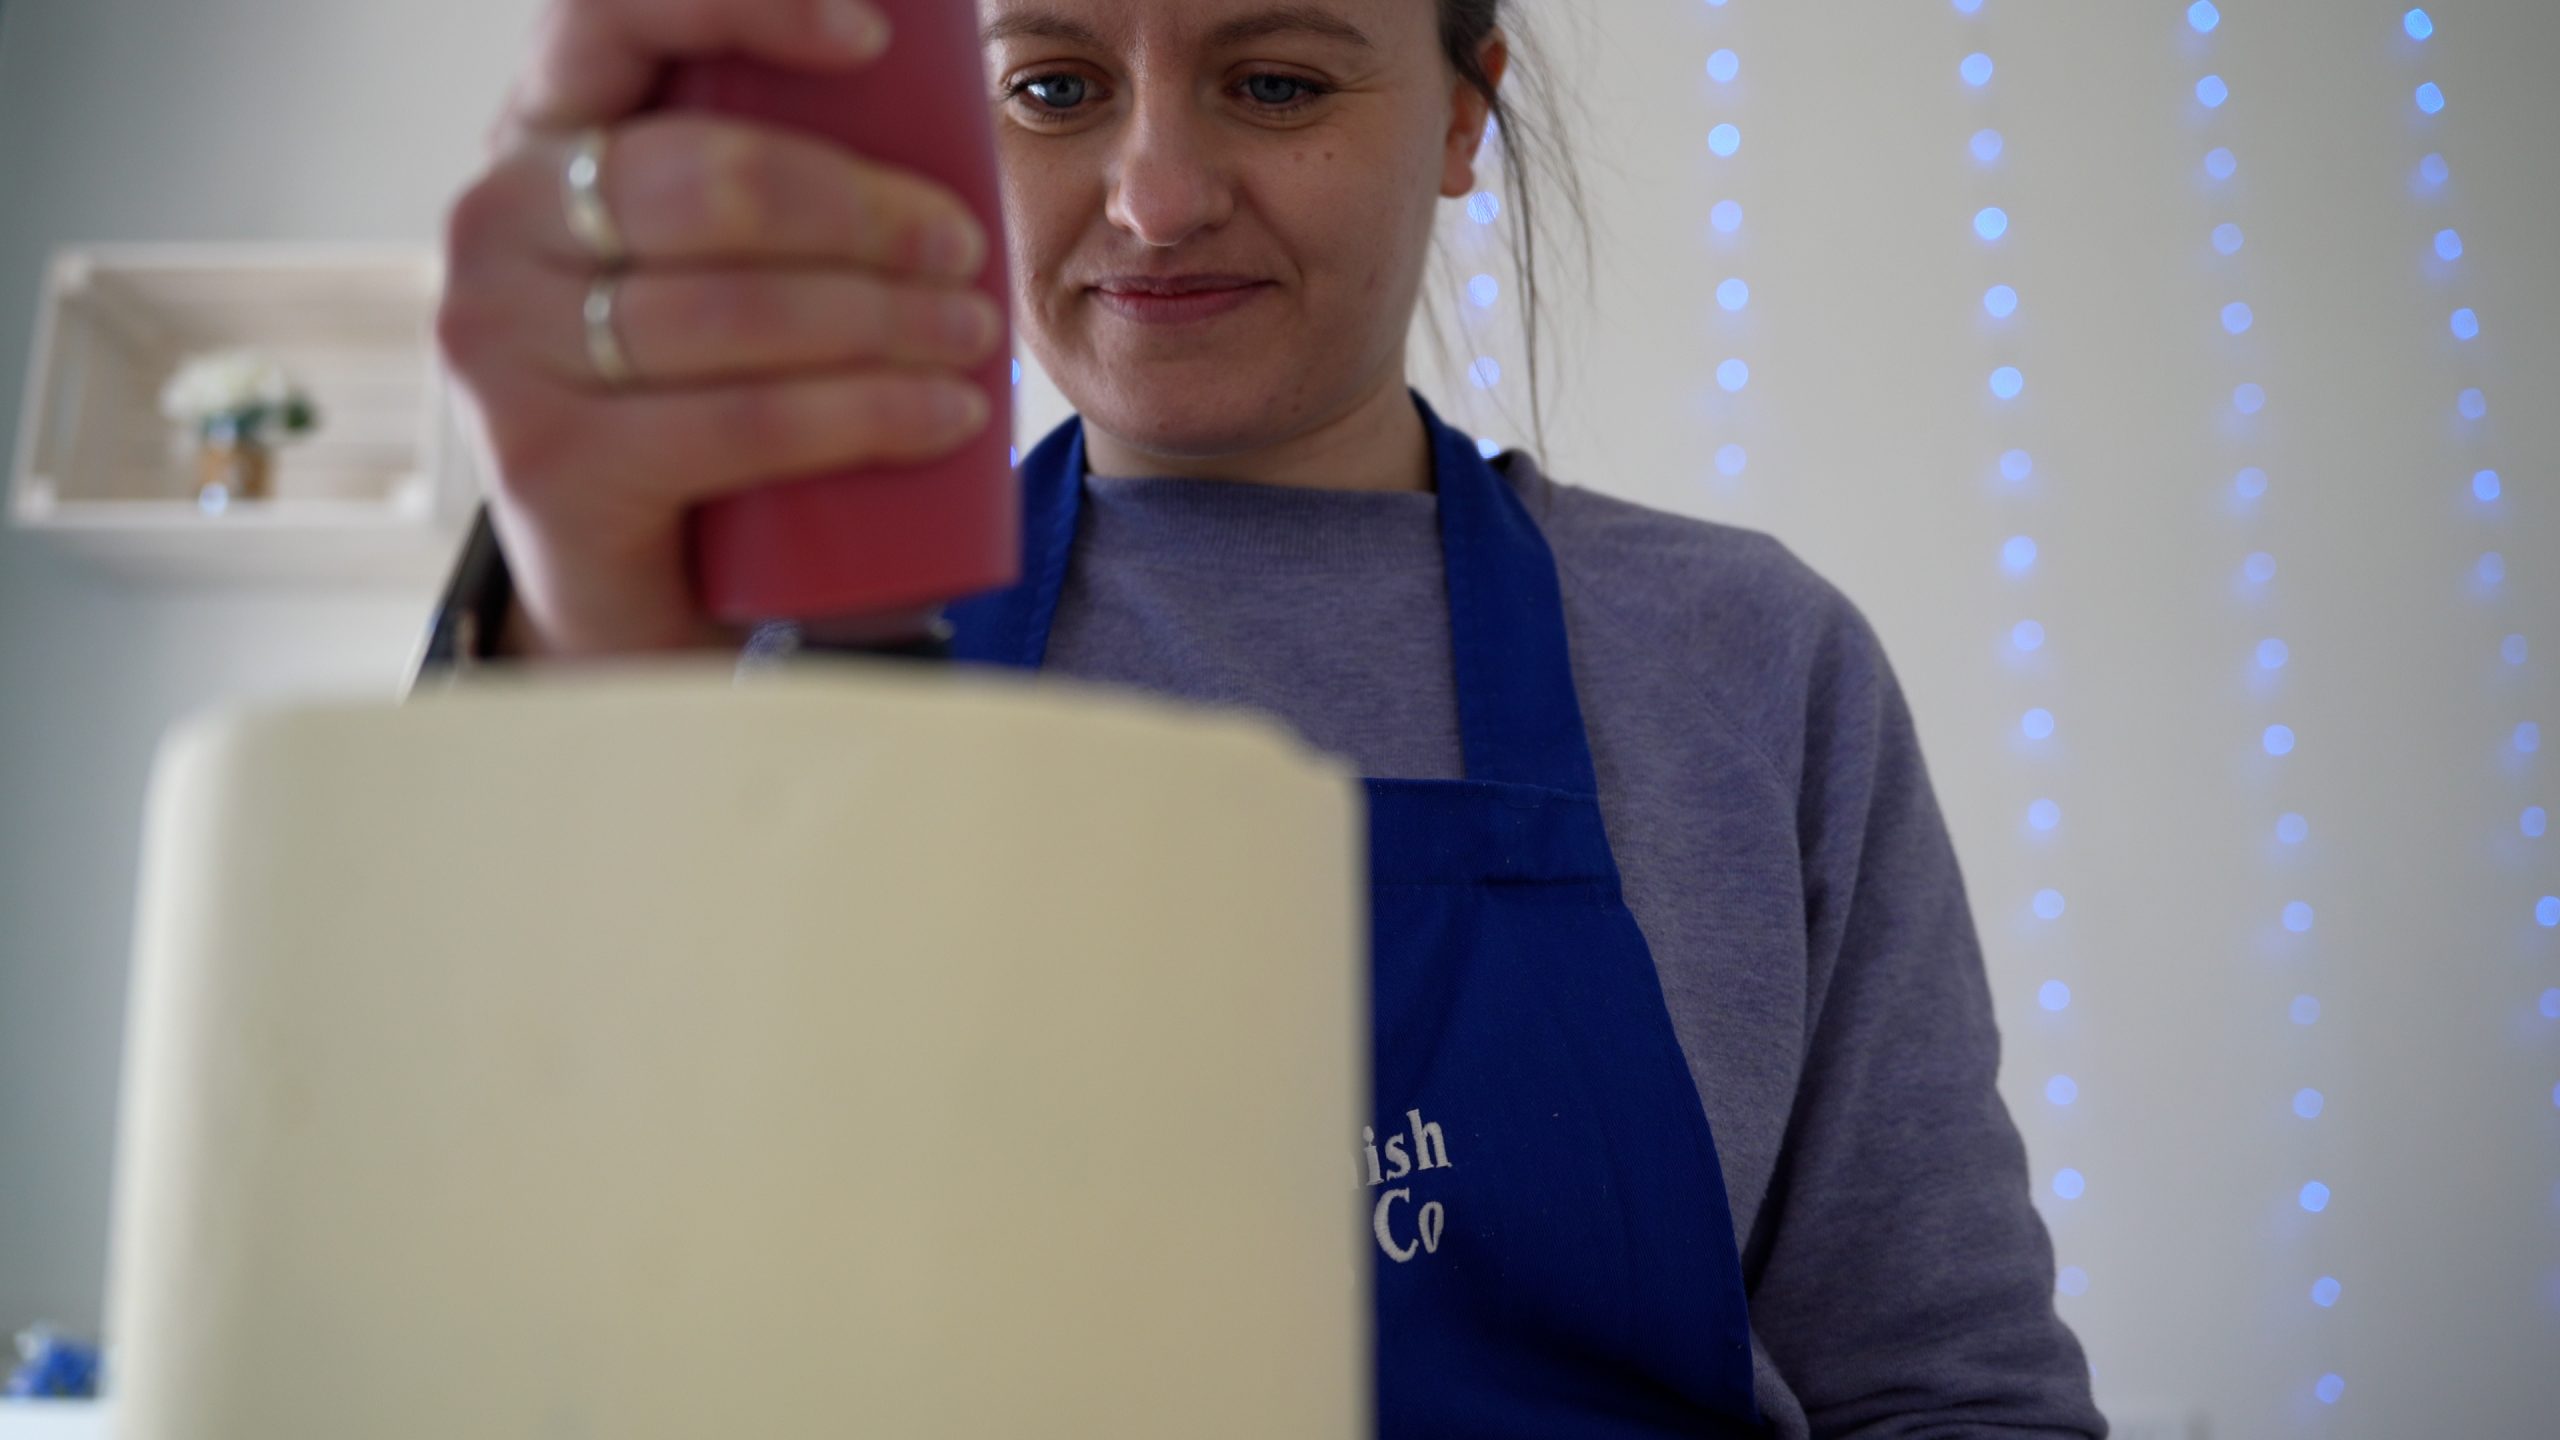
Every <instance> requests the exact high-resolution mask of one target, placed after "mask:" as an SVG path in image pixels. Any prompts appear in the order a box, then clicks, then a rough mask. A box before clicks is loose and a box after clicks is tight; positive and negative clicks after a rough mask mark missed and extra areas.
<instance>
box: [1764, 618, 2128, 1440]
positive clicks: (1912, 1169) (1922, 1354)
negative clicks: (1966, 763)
mask: <svg viewBox="0 0 2560 1440" xmlns="http://www.w3.org/2000/svg"><path fill="white" fill-rule="evenodd" d="M1827 588H1828V587H1826V589H1827ZM1828 598H1829V599H1830V600H1831V601H1832V602H1833V603H1832V605H1831V607H1830V609H1831V614H1830V615H1829V617H1828V618H1827V623H1825V624H1824V625H1823V626H1822V627H1821V628H1822V636H1821V639H1820V641H1819V643H1818V645H1817V647H1816V653H1815V654H1814V656H1813V658H1812V661H1811V664H1810V675H1809V680H1810V684H1809V686H1808V694H1809V706H1808V713H1807V715H1806V730H1805V735H1806V740H1805V752H1804V764H1803V771H1802V784H1801V790H1800V793H1799V811H1798V814H1799V834H1800V840H1801V846H1802V855H1803V864H1804V881H1805V897H1804V898H1805V924H1806V927H1807V941H1808V951H1807V953H1808V956H1809V961H1810V968H1811V973H1810V976H1809V982H1810V983H1809V986H1808V991H1807V1006H1808V1013H1807V1025H1808V1031H1807V1033H1808V1035H1809V1042H1808V1050H1807V1055H1806V1061H1805V1067H1804V1072H1803V1077H1802V1081H1801V1084H1800V1087H1799V1089H1798V1092H1797V1095H1796V1099H1795V1106H1794V1110H1793V1113H1792V1115H1791V1117H1790V1119H1789V1122H1788V1129H1787V1133H1786V1139H1785V1142H1784V1145H1783V1148H1782V1150H1781V1152H1780V1155H1779V1158H1778V1164H1777V1169H1776V1173H1775V1175H1774V1176H1773V1177H1772V1180H1771V1188H1770V1198H1769V1203H1767V1204H1766V1205H1764V1207H1763V1208H1762V1210H1761V1213H1760V1219H1759V1221H1758V1223H1757V1224H1756V1225H1755V1226H1754V1233H1753V1235H1752V1236H1751V1237H1750V1246H1749V1248H1750V1251H1751V1253H1749V1254H1746V1256H1745V1264H1746V1270H1745V1273H1746V1274H1749V1275H1753V1276H1755V1277H1756V1278H1755V1282H1754V1284H1753V1287H1752V1290H1751V1295H1750V1309H1751V1321H1752V1325H1753V1328H1754V1331H1755V1334H1756V1336H1757V1338H1758V1340H1759V1342H1760V1344H1761V1346H1762V1347H1763V1348H1764V1349H1765V1350H1766V1351H1767V1353H1768V1356H1769V1358H1770V1360H1771V1361H1772V1362H1773V1363H1774V1365H1775V1366H1776V1368H1777V1369H1778V1371H1779V1373H1780V1374H1782V1375H1783V1376H1785V1377H1786V1380H1787V1382H1788V1385H1789V1388H1790V1389H1791V1390H1792V1391H1793V1392H1794V1394H1795V1396H1796V1398H1797V1399H1798V1400H1799V1401H1800V1402H1801V1403H1802V1405H1803V1407H1804V1411H1805V1416H1806V1420H1807V1423H1808V1424H1809V1426H1810V1430H1811V1433H1812V1434H1813V1435H1814V1436H1816V1437H1831V1436H1838V1437H1849V1436H1855V1437H1859V1440H1883V1437H1924V1436H1925V1437H1933V1440H1935V1437H1964V1436H1998V1437H2004V1440H2019V1437H2029V1436H2039V1437H2042V1436H2051V1437H2102V1436H2104V1435H2105V1434H2106V1421H2105V1420H2104V1419H2103V1418H2102V1417H2101V1416H2100V1415H2099V1413H2098V1410H2097V1408H2096V1406H2095V1405H2094V1404H2093V1403H2092V1401H2091V1398H2090V1387H2089V1368H2088V1362H2087V1359H2086V1357H2085V1356H2084V1355H2083V1353H2082V1351H2081V1347H2080V1344H2079V1342H2078V1340H2077V1339H2076V1338H2075V1337H2074V1336H2073V1335H2072V1333H2071V1331H2070V1329H2069V1328H2068V1327H2066V1326H2065V1325H2064V1324H2063V1322H2062V1320H2061V1318H2060V1317H2059V1316H2058V1315H2057V1314H2056V1313H2055V1310H2054V1303H2053V1289H2054V1258H2053V1246H2052V1242H2051V1239H2050V1237H2049V1236H2048V1235H2047V1233H2046V1231H2045V1228H2044V1223H2043V1220H2042V1218H2041V1217H2040V1216H2038V1215H2037V1213H2036V1211H2035V1209H2034V1207H2033V1206H2032V1204H2031V1203H2030V1201H2029V1189H2028V1185H2029V1181H2028V1175H2027V1160H2026V1150H2025V1146H2024V1144H2023V1142H2022V1141H2021V1140H2020V1138H2019V1135H2018V1131H2017V1127H2016V1126H2015V1124H2014V1123H2013V1122H2012V1121H2011V1119H2010V1116H2009V1112H2008V1110H2007V1108H2006V1106H2005V1105H2004V1104H2003V1103H2002V1101H2001V1099H2000V1095H1999V1092H1998V1091H1997V1089H1996V1088H1995V1086H1994V1081H1995V1079H1996V1077H1997V1074H1998V1071H1999V1062H2000V1037H1999V1032H1998V1030H1997V1029H1996V1028H1995V1026H1994V1022H1993V1018H1992V1009H1991V995H1990V988H1989V985H1988V983H1987V981H1986V979H1985V977H1984V971H1983V961H1982V950H1981V946H1980V944H1979V942H1978V940H1977V938H1976V935H1975V931H1974V926H1973V920H1972V916H1971V913H1970V910H1969V908H1968V903H1967V899H1966V894H1965V887H1964V880H1963V877H1962V875H1961V874H1960V873H1959V870H1958V867H1957V863H1956V855H1955V850H1954V847H1953V845H1952V843H1951V842H1950V840H1949V837H1948V834H1947V828H1946V824H1945V821H1944V820H1943V819H1942V818H1941V816H1940V814H1939V810H1938V804H1937V800H1936V797H1935V795H1934V793H1933V791H1932V789H1931V786H1930V783H1929V776H1928V771H1927V768H1926V766H1925V765H1924V763H1923V761H1922V758H1921V754H1920V747H1919V740H1918V736H1917V734H1916V732H1915V730H1914V727H1913V723H1912V717H1911V713H1910V710H1909V708H1908V706H1907V705H1906V703H1905V701H1904V697H1903V694H1902V690H1901V687H1900V685H1899V683H1898V682H1897V680H1896V678H1895V675H1894V672H1893V669H1892V667H1891V665H1890V663H1889V662H1888V661H1887V660H1886V658H1885V655H1884V652H1883V648H1882V646H1881V644H1880V643H1879V642H1878V640H1877V637H1876V635H1875V633H1874V631H1873V629H1872V628H1871V627H1870V625H1869V623H1868V622H1867V620H1866V618H1865V617H1864V616H1863V615H1862V614H1860V613H1859V612H1858V610H1857V609H1856V607H1855V606H1854V605H1852V604H1851V603H1850V602H1849V601H1848V599H1847V598H1846V597H1845V596H1843V595H1841V594H1840V593H1839V592H1837V591H1836V590H1830V591H1828Z"/></svg>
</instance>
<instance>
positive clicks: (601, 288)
mask: <svg viewBox="0 0 2560 1440" xmlns="http://www.w3.org/2000/svg"><path fill="white" fill-rule="evenodd" d="M621 283H622V276H621V275H620V274H619V273H618V272H615V271H610V270H608V271H606V272H605V273H604V274H602V275H598V276H597V277H596V278H595V280H594V281H593V282H592V283H591V284H589V285H588V286H587V303H586V321H587V359H588V360H589V361H590V362H592V363H593V364H594V365H595V367H596V375H597V376H598V377H599V378H601V379H602V380H603V381H604V383H606V384H607V385H611V386H613V387H615V388H616V389H620V388H621V387H623V386H625V385H628V384H630V383H631V380H632V371H631V356H630V354H629V352H627V351H625V350H624V349H623V348H622V337H621V336H620V335H619V334H616V333H615V331H614V328H613V302H614V295H615V292H616V290H617V289H618V288H619V287H620V285H621Z"/></svg>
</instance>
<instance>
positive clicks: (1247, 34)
mask: <svg viewBox="0 0 2560 1440" xmlns="http://www.w3.org/2000/svg"><path fill="white" fill-rule="evenodd" d="M1290 34H1297V35H1313V36H1315V37H1317V38H1319V39H1324V40H1334V41H1339V42H1340V43H1342V44H1345V45H1352V46H1357V47H1358V48H1360V49H1363V50H1374V49H1376V48H1378V47H1377V44H1376V42H1374V41H1372V40H1371V39H1370V38H1369V36H1368V34H1367V32H1365V31H1363V30H1362V29H1361V28H1360V27H1359V26H1357V25H1354V24H1352V23H1351V22H1350V21H1348V20H1345V19H1343V18H1342V17H1341V16H1339V15H1336V14H1334V13H1333V12H1332V11H1330V10H1327V9H1325V8H1324V7H1322V6H1320V5H1275V6H1273V7H1271V8H1270V9H1268V10H1257V11H1255V12H1254V13H1252V14H1250V15H1239V16H1237V17H1236V18H1235V19H1233V20H1229V21H1227V22H1226V23H1225V24H1222V25H1220V26H1219V27H1218V28H1217V29H1215V30H1212V31H1210V32H1209V44H1210V45H1211V46H1212V47H1214V48H1221V49H1223V48H1225V47H1228V46H1233V45H1241V44H1244V43H1245V42H1246V41H1249V40H1261V39H1265V38H1267V37H1269V36H1273V35H1290ZM1018 37H1019V38H1036V39H1043V40H1057V41H1062V42H1064V43H1066V44H1070V45H1083V46H1087V47H1089V48H1092V49H1096V50H1099V49H1101V48H1103V44H1102V37H1101V36H1100V35H1097V34H1095V33H1094V31H1093V27H1091V26H1089V25H1086V24H1085V23H1083V22H1082V21H1079V20H1072V19H1069V18H1068V17H1066V16H1064V15H1060V14H1057V13H1055V12H1052V11H1047V10H1016V11H1012V12H1009V13H1007V14H1005V15H1003V16H1000V17H999V18H997V19H995V20H992V21H989V22H988V23H987V27H986V28H985V29H984V30H982V31H980V32H979V34H978V43H980V44H982V45H993V44H995V43H996V42H997V41H999V40H1011V39H1015V38H1018Z"/></svg>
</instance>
